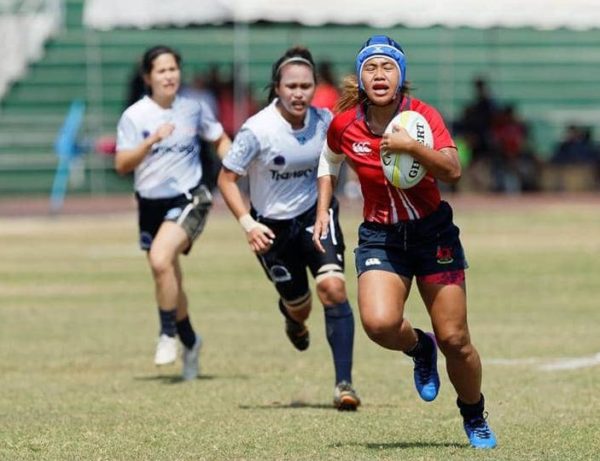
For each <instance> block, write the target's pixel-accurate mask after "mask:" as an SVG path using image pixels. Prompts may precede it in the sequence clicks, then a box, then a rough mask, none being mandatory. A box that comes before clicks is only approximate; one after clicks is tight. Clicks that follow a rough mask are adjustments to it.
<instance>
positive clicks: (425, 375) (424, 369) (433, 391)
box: [413, 333, 440, 402]
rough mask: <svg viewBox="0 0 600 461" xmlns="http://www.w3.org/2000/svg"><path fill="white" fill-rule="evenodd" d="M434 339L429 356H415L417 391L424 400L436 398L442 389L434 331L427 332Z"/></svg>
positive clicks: (428, 400) (429, 400)
mask: <svg viewBox="0 0 600 461" xmlns="http://www.w3.org/2000/svg"><path fill="white" fill-rule="evenodd" d="M426 335H427V336H429V337H430V338H431V340H432V341H433V349H432V352H431V355H430V356H429V357H413V362H414V364H415V366H414V379H415V387H416V388H417V392H418V393H419V395H420V396H421V398H422V399H423V400H425V401H426V402H431V401H432V400H435V398H436V397H437V395H438V391H439V390H440V376H439V375H438V372H437V344H436V342H435V336H434V335H433V333H426Z"/></svg>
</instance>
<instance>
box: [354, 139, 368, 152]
mask: <svg viewBox="0 0 600 461" xmlns="http://www.w3.org/2000/svg"><path fill="white" fill-rule="evenodd" d="M352 152H354V153H355V154H370V153H371V152H373V151H372V150H371V143H370V142H369V141H357V142H353V143H352Z"/></svg>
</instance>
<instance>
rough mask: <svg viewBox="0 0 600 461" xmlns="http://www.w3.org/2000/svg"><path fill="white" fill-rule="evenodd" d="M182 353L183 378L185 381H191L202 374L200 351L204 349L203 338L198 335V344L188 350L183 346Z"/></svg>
mask: <svg viewBox="0 0 600 461" xmlns="http://www.w3.org/2000/svg"><path fill="white" fill-rule="evenodd" d="M182 349H183V350H182V351H181V359H182V360H183V372H182V376H183V379H184V380H185V381H191V380H194V379H196V378H197V377H198V374H200V363H199V362H200V349H202V338H201V337H200V335H199V334H198V333H196V342H195V343H194V345H193V346H192V347H191V349H188V348H187V347H185V346H183V348H182Z"/></svg>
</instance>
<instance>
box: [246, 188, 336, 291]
mask: <svg viewBox="0 0 600 461" xmlns="http://www.w3.org/2000/svg"><path fill="white" fill-rule="evenodd" d="M316 209H317V206H316V204H315V205H314V206H313V207H312V208H310V209H309V210H307V211H305V212H304V213H302V214H300V215H298V216H296V217H295V218H292V219H286V220H274V219H266V218H262V217H260V216H258V217H257V216H256V212H255V211H254V210H252V216H253V217H254V218H255V219H256V220H257V221H258V222H261V223H263V224H264V225H266V226H268V227H269V228H270V229H271V230H272V231H273V232H274V233H275V240H274V242H273V245H272V246H271V248H270V249H269V251H267V252H266V253H264V254H262V255H258V260H259V261H260V263H261V265H262V266H263V269H264V270H265V273H266V274H267V277H269V279H270V280H271V281H272V282H273V284H274V285H275V288H276V290H277V292H278V293H279V296H281V298H283V299H284V300H286V301H293V300H295V299H298V298H300V297H302V296H304V295H306V293H308V290H309V284H308V276H307V273H306V269H307V268H308V269H309V270H310V272H311V274H312V276H313V277H316V276H317V275H318V273H319V269H321V268H322V267H323V266H326V265H331V266H330V267H333V266H337V268H336V271H337V272H339V273H343V271H344V250H345V248H346V247H345V244H344V237H343V234H342V229H341V227H340V223H339V216H338V215H339V205H338V202H337V200H336V199H335V198H334V199H333V201H332V203H331V206H330V208H329V215H330V231H329V233H328V235H327V238H326V239H323V240H321V243H322V244H323V247H324V248H325V253H321V252H320V251H318V250H317V249H316V248H315V246H314V244H313V241H312V236H313V228H314V225H315V219H316Z"/></svg>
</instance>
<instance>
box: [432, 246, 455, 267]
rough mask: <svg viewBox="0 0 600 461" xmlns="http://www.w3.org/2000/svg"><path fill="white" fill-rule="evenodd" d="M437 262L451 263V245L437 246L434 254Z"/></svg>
mask: <svg viewBox="0 0 600 461" xmlns="http://www.w3.org/2000/svg"><path fill="white" fill-rule="evenodd" d="M435 257H436V259H437V263H438V264H452V263H453V262H454V257H453V256H452V247H440V246H438V247H437V252H436V254H435Z"/></svg>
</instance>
